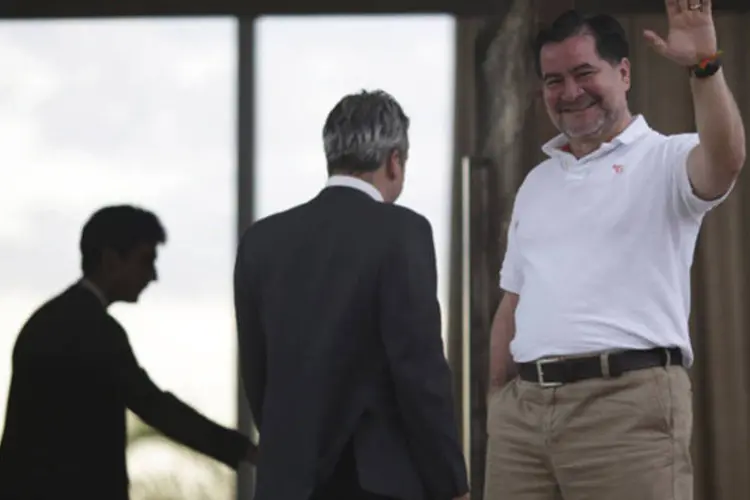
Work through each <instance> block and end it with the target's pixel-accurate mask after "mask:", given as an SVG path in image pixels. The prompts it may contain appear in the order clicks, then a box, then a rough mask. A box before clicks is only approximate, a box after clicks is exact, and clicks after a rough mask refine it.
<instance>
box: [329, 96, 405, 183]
mask: <svg viewBox="0 0 750 500" xmlns="http://www.w3.org/2000/svg"><path fill="white" fill-rule="evenodd" d="M408 131H409V118H408V117H407V116H406V115H405V114H404V111H403V110H402V109H401V106H400V105H399V103H398V102H397V101H396V99H394V98H393V96H391V95H390V94H388V93H387V92H384V91H382V90H375V91H372V92H367V91H364V90H363V91H362V92H360V93H359V94H350V95H347V96H345V97H344V98H343V99H341V100H340V101H339V102H338V104H336V106H335V107H334V108H333V109H332V110H331V112H330V113H329V114H328V118H327V119H326V122H325V125H324V126H323V147H324V149H325V154H326V160H327V161H328V172H329V173H332V172H334V171H350V172H372V171H375V170H377V169H378V168H380V166H381V165H383V163H385V161H386V160H387V159H388V157H389V156H390V155H391V154H392V153H393V151H398V152H399V153H400V154H401V157H402V159H403V160H404V161H405V160H406V155H407V154H408V151H409V137H408Z"/></svg>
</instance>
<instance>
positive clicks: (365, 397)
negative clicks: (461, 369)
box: [235, 91, 468, 500]
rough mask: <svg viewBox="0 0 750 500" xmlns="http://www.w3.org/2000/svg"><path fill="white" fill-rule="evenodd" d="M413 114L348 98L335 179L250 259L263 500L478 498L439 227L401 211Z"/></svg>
mask: <svg viewBox="0 0 750 500" xmlns="http://www.w3.org/2000/svg"><path fill="white" fill-rule="evenodd" d="M408 126H409V120H408V118H407V117H406V116H405V115H404V112H403V111H402V109H401V107H400V106H399V104H398V103H397V102H396V101H395V100H394V99H393V98H392V97H391V96H389V95H388V94H386V93H384V92H380V91H378V92H373V93H368V92H362V93H360V94H356V95H350V96H347V97H345V98H343V100H341V101H340V102H339V103H338V104H337V105H336V107H335V108H334V109H333V110H332V111H331V112H330V114H329V116H328V118H327V120H326V123H325V126H324V128H323V143H324V148H325V154H326V158H327V161H328V173H329V175H330V177H329V180H328V185H327V186H326V187H325V189H323V190H322V191H321V192H320V194H319V195H318V196H316V197H315V198H314V199H312V200H311V201H309V202H307V203H305V204H303V205H300V206H298V207H296V208H293V209H291V210H289V211H286V212H284V213H280V214H277V215H273V216H271V217H268V218H266V219H264V220H261V221H259V222H257V223H255V224H254V225H252V226H251V227H250V228H249V230H248V231H247V232H246V233H245V234H244V236H243V238H242V240H241V243H240V247H239V249H238V255H237V262H236V269H235V310H236V314H237V322H238V334H239V347H240V357H241V364H242V374H243V379H244V381H245V388H246V391H247V396H248V399H249V402H250V407H251V409H252V413H253V417H254V418H255V421H256V423H257V425H258V428H259V430H260V436H261V441H262V445H261V447H262V449H261V452H260V454H259V459H258V470H257V473H258V474H257V481H258V482H257V489H256V497H255V498H256V500H281V499H283V500H308V499H310V498H313V499H315V500H318V499H331V500H337V499H343V498H346V499H347V500H358V499H381V498H394V499H403V500H421V499H429V500H451V499H452V498H457V497H461V496H462V495H464V494H466V493H467V491H468V486H467V478H466V469H465V464H464V458H463V456H462V453H461V449H460V445H459V441H458V438H457V424H456V420H455V418H454V412H453V404H454V403H453V398H452V394H451V384H450V379H451V377H450V371H449V368H448V365H447V363H446V360H445V357H444V354H443V343H442V338H441V335H440V326H441V321H440V309H439V306H438V301H437V297H436V281H437V278H436V269H435V249H434V244H433V240H432V230H431V227H430V224H429V222H428V221H427V219H425V218H424V217H423V216H421V215H418V214H417V213H415V212H413V211H411V210H409V209H406V208H403V207H400V206H397V205H394V204H393V202H394V201H395V200H396V198H397V197H398V196H399V194H400V193H401V190H402V187H403V182H404V165H405V163H406V159H407V155H408V151H409V141H408V135H407V133H408Z"/></svg>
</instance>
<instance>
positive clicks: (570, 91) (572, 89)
mask: <svg viewBox="0 0 750 500" xmlns="http://www.w3.org/2000/svg"><path fill="white" fill-rule="evenodd" d="M582 93H583V89H582V88H581V86H580V85H578V82H576V81H575V79H574V78H566V79H565V82H564V86H563V91H562V96H561V97H562V98H563V99H564V100H565V101H574V100H576V99H577V98H578V97H579V96H580V95H581V94H582Z"/></svg>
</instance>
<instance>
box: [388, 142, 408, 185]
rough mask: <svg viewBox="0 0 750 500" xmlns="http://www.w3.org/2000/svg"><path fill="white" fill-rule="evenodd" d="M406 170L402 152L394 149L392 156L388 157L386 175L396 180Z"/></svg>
mask: <svg viewBox="0 0 750 500" xmlns="http://www.w3.org/2000/svg"><path fill="white" fill-rule="evenodd" d="M403 168H404V156H403V155H402V154H401V152H400V151H398V150H397V149H394V150H393V151H391V154H390V155H388V160H387V161H386V163H385V174H386V176H387V177H388V179H390V180H394V179H396V178H398V177H399V176H400V175H401V171H402V170H403Z"/></svg>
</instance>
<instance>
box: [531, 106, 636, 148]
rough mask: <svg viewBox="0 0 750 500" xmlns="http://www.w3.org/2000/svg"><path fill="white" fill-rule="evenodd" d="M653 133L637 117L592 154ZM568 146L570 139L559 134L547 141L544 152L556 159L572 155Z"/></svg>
mask: <svg viewBox="0 0 750 500" xmlns="http://www.w3.org/2000/svg"><path fill="white" fill-rule="evenodd" d="M650 131H651V127H650V126H649V124H648V123H647V122H646V119H645V118H644V117H643V115H636V116H635V117H634V118H633V121H631V122H630V125H628V126H627V127H625V130H623V131H622V132H620V134H619V135H617V136H616V137H615V138H613V139H612V140H611V141H609V142H605V143H603V144H602V145H601V146H600V147H599V149H598V150H597V151H594V152H592V154H596V153H597V152H599V151H602V152H606V151H609V150H611V149H612V148H614V147H616V146H619V145H621V144H630V143H632V142H634V141H635V140H636V139H638V138H639V137H641V136H642V135H644V134H645V133H647V132H650ZM567 145H568V138H567V137H565V135H564V134H559V135H557V136H555V137H553V138H552V139H550V140H549V141H547V142H546V143H545V144H544V145H543V146H542V151H544V153H545V154H546V155H547V156H550V157H554V156H560V155H561V154H563V155H565V154H570V153H569V152H567V151H566V150H565V149H563V148H564V147H565V146H567Z"/></svg>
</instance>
